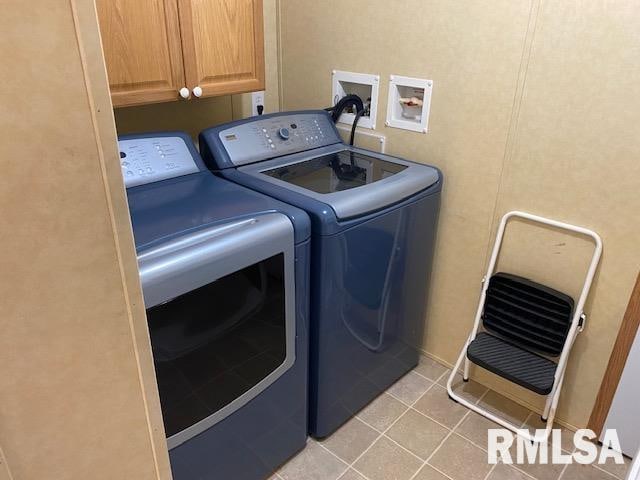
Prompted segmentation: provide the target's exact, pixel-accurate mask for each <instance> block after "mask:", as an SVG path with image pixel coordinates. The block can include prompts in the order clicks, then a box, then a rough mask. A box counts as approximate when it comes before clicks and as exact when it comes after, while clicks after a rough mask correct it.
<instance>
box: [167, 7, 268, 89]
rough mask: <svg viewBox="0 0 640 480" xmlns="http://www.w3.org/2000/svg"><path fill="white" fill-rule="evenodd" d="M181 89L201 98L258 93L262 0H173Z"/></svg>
mask: <svg viewBox="0 0 640 480" xmlns="http://www.w3.org/2000/svg"><path fill="white" fill-rule="evenodd" d="M178 6H179V10H180V25H181V30H182V52H183V56H184V68H185V74H186V78H187V85H188V87H189V88H190V89H193V88H195V87H200V88H202V92H203V95H226V94H232V93H241V92H249V91H254V90H264V32H263V18H262V16H263V15H262V0H178Z"/></svg>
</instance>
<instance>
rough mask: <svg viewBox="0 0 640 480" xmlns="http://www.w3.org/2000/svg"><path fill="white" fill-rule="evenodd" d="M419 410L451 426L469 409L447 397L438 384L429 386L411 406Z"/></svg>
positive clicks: (443, 389)
mask: <svg viewBox="0 0 640 480" xmlns="http://www.w3.org/2000/svg"><path fill="white" fill-rule="evenodd" d="M413 408H415V409H416V410H418V411H419V412H422V413H424V414H425V415H428V416H429V417H431V418H433V419H434V420H436V421H438V422H440V423H442V424H443V425H446V426H447V427H449V428H453V427H455V426H456V424H457V423H458V422H459V421H460V420H461V419H462V417H464V416H465V415H466V413H467V412H468V411H469V410H468V409H467V408H465V407H463V406H462V405H460V404H459V403H457V402H454V401H453V400H451V399H450V398H449V394H448V393H447V390H446V389H445V388H442V387H441V386H440V385H434V386H433V387H431V388H430V389H429V390H428V391H427V392H426V393H425V394H424V395H423V396H422V397H420V400H418V401H417V402H416V404H415V405H414V406H413Z"/></svg>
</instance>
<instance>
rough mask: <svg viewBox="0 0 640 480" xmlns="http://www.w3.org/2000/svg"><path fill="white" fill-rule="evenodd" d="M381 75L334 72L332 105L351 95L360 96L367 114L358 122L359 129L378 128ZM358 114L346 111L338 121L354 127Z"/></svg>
mask: <svg viewBox="0 0 640 480" xmlns="http://www.w3.org/2000/svg"><path fill="white" fill-rule="evenodd" d="M379 83H380V76H379V75H370V74H366V73H353V72H341V71H338V70H334V71H333V88H332V104H333V105H335V104H336V103H338V101H339V100H340V99H341V98H342V97H344V96H346V95H350V94H355V95H358V96H359V97H360V98H362V101H363V102H364V106H365V114H364V115H363V116H362V117H361V118H360V120H359V121H358V127H362V128H371V129H374V128H376V117H377V113H378V86H379ZM355 114H356V112H355V111H353V112H347V111H345V112H344V113H343V114H342V115H341V116H340V119H339V120H338V121H339V122H340V123H346V124H347V125H353V120H354V119H355Z"/></svg>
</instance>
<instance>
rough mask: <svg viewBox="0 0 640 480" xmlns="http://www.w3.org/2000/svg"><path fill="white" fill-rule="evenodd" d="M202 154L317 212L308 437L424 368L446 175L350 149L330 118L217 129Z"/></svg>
mask: <svg viewBox="0 0 640 480" xmlns="http://www.w3.org/2000/svg"><path fill="white" fill-rule="evenodd" d="M200 151H201V152H202V155H203V158H204V160H205V163H207V165H208V166H209V168H211V169H212V170H214V171H215V172H217V174H218V175H220V176H222V177H223V178H226V179H228V180H231V181H233V182H236V183H238V184H241V185H244V186H247V187H249V188H251V189H253V190H256V191H259V192H262V193H265V194H267V195H270V196H272V197H274V198H277V199H279V200H282V201H284V202H286V203H288V204H290V205H294V206H296V207H299V208H301V209H303V210H305V211H306V212H307V213H308V214H309V216H310V217H311V222H312V241H311V245H312V248H311V251H312V258H311V356H310V412H309V430H310V433H311V434H312V435H314V436H316V437H325V436H327V435H329V434H331V433H332V432H333V431H335V430H336V429H337V428H338V427H339V426H340V425H342V424H343V423H344V422H346V421H347V420H348V419H349V418H351V417H352V416H353V415H354V414H355V413H356V412H358V411H359V410H360V409H361V408H363V407H364V406H365V405H367V404H368V403H369V402H371V401H372V400H373V399H374V398H376V397H377V396H378V395H379V394H380V393H382V392H383V391H384V390H386V389H387V388H388V387H389V386H390V385H391V384H393V383H394V382H395V381H396V380H398V379H399V378H400V377H401V376H402V375H404V374H405V373H406V372H408V371H409V370H411V369H412V368H413V367H414V366H415V365H416V364H417V362H418V358H419V353H418V349H417V348H416V346H418V345H420V344H421V342H422V340H423V333H424V323H425V307H426V301H427V300H426V294H427V291H428V283H429V275H430V271H431V263H432V257H433V250H434V242H435V235H436V224H437V219H438V211H439V205H440V191H441V188H442V182H443V179H442V175H441V173H440V171H439V170H438V169H436V168H434V167H430V166H427V165H421V164H418V163H414V162H410V161H408V160H404V159H400V158H396V157H392V156H389V155H383V154H379V153H374V152H371V151H367V150H363V149H360V148H355V147H352V146H349V145H346V144H345V143H343V142H342V141H341V139H340V136H339V134H338V131H337V130H336V128H335V126H334V124H333V122H332V121H331V117H330V116H329V114H328V113H327V112H324V111H303V112H290V113H278V114H273V115H266V116H262V117H254V118H250V119H247V120H243V121H239V122H235V123H231V124H227V125H222V126H219V127H216V128H211V129H208V130H205V131H204V132H202V133H201V135H200Z"/></svg>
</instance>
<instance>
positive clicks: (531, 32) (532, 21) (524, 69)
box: [484, 0, 543, 265]
mask: <svg viewBox="0 0 640 480" xmlns="http://www.w3.org/2000/svg"><path fill="white" fill-rule="evenodd" d="M542 3H543V0H532V2H531V8H530V10H529V20H528V23H527V31H526V33H525V38H524V42H523V45H522V56H521V58H520V66H519V68H518V80H517V84H516V89H515V91H514V95H513V104H512V107H511V118H510V120H509V128H508V129H507V138H506V140H505V146H504V153H503V157H502V163H501V166H500V174H499V176H498V184H497V188H496V194H495V197H494V204H493V214H492V215H491V217H490V219H489V232H488V239H489V240H488V242H487V246H486V251H485V258H484V265H487V263H488V262H489V255H490V253H491V250H492V248H493V242H492V235H491V234H492V232H493V231H495V230H496V228H497V223H498V222H499V220H500V219H499V218H498V207H499V205H500V197H501V194H502V189H503V185H504V175H505V171H506V169H507V166H508V164H509V162H510V161H511V159H512V158H513V155H514V152H515V145H516V137H517V135H518V126H519V121H520V111H521V107H522V101H523V98H524V92H525V89H526V85H527V74H528V71H529V63H530V61H531V53H532V51H533V44H534V40H535V34H536V26H537V23H538V18H539V15H540V10H541V9H542Z"/></svg>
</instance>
